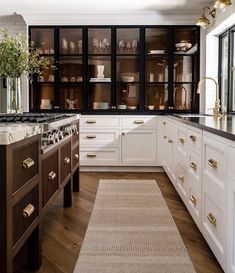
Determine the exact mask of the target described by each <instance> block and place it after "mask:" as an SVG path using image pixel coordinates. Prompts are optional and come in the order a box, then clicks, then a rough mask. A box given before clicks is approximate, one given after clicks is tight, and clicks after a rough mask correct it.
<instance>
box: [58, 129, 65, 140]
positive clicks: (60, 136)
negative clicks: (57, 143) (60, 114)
mask: <svg viewBox="0 0 235 273" xmlns="http://www.w3.org/2000/svg"><path fill="white" fill-rule="evenodd" d="M58 136H59V139H60V140H61V139H63V138H64V134H63V132H62V131H58Z"/></svg>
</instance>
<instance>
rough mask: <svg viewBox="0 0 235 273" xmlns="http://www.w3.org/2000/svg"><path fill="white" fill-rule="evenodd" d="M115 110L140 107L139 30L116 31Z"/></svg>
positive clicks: (119, 29) (123, 29) (120, 29)
mask: <svg viewBox="0 0 235 273" xmlns="http://www.w3.org/2000/svg"><path fill="white" fill-rule="evenodd" d="M116 37H117V38H116V108H117V109H118V110H130V111H133V110H138V109H139V107H140V67H141V66H140V46H141V45H140V29H139V28H117V30H116Z"/></svg>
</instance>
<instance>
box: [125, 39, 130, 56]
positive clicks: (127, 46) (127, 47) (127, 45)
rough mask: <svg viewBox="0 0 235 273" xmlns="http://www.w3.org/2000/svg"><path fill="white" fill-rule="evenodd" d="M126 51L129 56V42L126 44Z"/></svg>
mask: <svg viewBox="0 0 235 273" xmlns="http://www.w3.org/2000/svg"><path fill="white" fill-rule="evenodd" d="M126 49H127V54H129V53H130V52H129V51H130V49H131V41H127V43H126Z"/></svg>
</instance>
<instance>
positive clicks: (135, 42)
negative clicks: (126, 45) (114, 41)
mask: <svg viewBox="0 0 235 273" xmlns="http://www.w3.org/2000/svg"><path fill="white" fill-rule="evenodd" d="M137 46H138V42H137V40H133V41H132V42H131V47H132V48H133V50H134V54H135V52H136V48H137Z"/></svg>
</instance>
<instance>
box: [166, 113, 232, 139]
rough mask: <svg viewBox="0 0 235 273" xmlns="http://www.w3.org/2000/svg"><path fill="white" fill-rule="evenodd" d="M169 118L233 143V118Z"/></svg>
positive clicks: (178, 116) (184, 116)
mask: <svg viewBox="0 0 235 273" xmlns="http://www.w3.org/2000/svg"><path fill="white" fill-rule="evenodd" d="M171 118H172V119H176V120H177V121H181V122H183V123H186V124H189V125H191V126H194V127H196V128H199V129H202V130H205V131H208V132H211V133H213V134H215V135H218V136H221V137H224V138H227V139H230V140H233V141H235V116H231V115H230V116H221V117H214V116H203V115H201V116H192V115H189V116H187V115H172V116H171Z"/></svg>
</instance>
